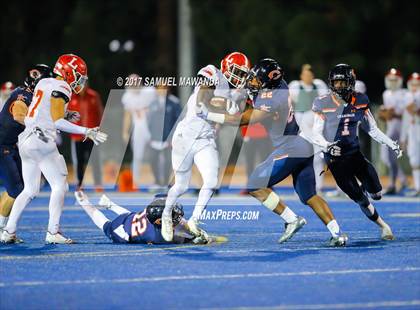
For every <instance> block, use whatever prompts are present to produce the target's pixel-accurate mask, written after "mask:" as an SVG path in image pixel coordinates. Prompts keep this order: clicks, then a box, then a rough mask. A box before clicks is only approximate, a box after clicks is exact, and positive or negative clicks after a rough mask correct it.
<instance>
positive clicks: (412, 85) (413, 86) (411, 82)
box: [407, 72, 420, 93]
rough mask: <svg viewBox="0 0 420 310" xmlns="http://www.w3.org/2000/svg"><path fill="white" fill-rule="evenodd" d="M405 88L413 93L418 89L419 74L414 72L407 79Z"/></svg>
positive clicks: (419, 86) (419, 84)
mask: <svg viewBox="0 0 420 310" xmlns="http://www.w3.org/2000/svg"><path fill="white" fill-rule="evenodd" d="M407 88H408V90H409V91H411V92H413V93H414V92H416V91H418V90H419V89H420V74H418V73H417V72H414V73H412V74H411V75H410V76H409V77H408V81H407Z"/></svg>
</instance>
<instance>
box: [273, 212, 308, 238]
mask: <svg viewBox="0 0 420 310" xmlns="http://www.w3.org/2000/svg"><path fill="white" fill-rule="evenodd" d="M305 224H306V220H305V219H304V218H303V217H301V216H298V218H297V219H296V221H294V222H292V223H288V224H286V225H285V226H286V230H285V231H284V233H283V235H282V236H281V237H280V239H279V241H278V242H279V243H283V242H286V241H287V240H289V239H290V238H292V237H293V236H294V235H295V234H296V233H297V232H298V231H299V230H300V229H301V228H302V227H303V226H305Z"/></svg>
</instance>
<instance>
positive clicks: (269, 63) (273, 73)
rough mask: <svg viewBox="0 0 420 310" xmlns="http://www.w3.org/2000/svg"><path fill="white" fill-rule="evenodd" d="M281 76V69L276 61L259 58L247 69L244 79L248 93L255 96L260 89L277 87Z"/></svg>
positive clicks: (282, 75) (282, 74) (281, 78)
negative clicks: (256, 62)
mask: <svg viewBox="0 0 420 310" xmlns="http://www.w3.org/2000/svg"><path fill="white" fill-rule="evenodd" d="M283 77H284V72H283V69H282V67H281V66H280V65H279V63H278V62H277V61H275V60H274V59H271V58H264V59H261V60H260V61H259V62H258V64H256V65H255V66H253V67H252V68H251V70H249V73H248V76H247V79H246V81H247V82H246V86H247V89H248V93H249V94H250V95H251V96H252V97H255V96H257V95H258V92H259V91H260V90H261V89H274V88H277V87H278V86H279V85H280V83H281V81H282V80H283Z"/></svg>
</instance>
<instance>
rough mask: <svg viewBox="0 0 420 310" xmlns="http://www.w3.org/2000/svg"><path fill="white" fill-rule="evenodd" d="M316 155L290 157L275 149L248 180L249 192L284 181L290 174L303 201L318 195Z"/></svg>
mask: <svg viewBox="0 0 420 310" xmlns="http://www.w3.org/2000/svg"><path fill="white" fill-rule="evenodd" d="M313 160H314V157H313V156H311V157H307V158H290V157H283V156H282V155H278V151H276V150H275V151H274V152H273V153H271V155H270V156H269V157H268V158H267V159H266V160H265V161H264V162H263V163H261V164H259V165H258V166H257V167H256V168H255V170H254V172H253V173H252V174H251V176H250V177H249V180H248V185H247V190H248V191H249V192H252V191H255V190H258V189H262V188H270V187H272V186H274V185H275V184H277V183H279V182H281V181H283V180H284V179H285V178H287V177H288V176H289V175H292V177H293V187H294V188H295V191H296V193H297V194H298V196H299V199H300V200H301V201H302V203H304V204H307V202H308V200H309V199H311V198H312V197H313V196H315V195H316V186H315V185H316V183H315V173H314V168H313Z"/></svg>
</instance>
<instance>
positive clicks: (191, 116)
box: [177, 65, 233, 138]
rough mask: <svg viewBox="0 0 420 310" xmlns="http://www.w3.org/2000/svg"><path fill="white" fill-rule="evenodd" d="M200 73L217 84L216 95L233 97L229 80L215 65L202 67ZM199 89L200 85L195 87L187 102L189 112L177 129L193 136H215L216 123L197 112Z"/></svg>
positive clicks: (227, 97)
mask: <svg viewBox="0 0 420 310" xmlns="http://www.w3.org/2000/svg"><path fill="white" fill-rule="evenodd" d="M198 75H199V76H200V75H201V76H204V77H206V78H207V79H209V80H210V81H211V82H212V83H213V85H215V87H216V89H215V90H214V96H215V97H223V98H226V99H233V98H232V92H231V90H230V88H229V82H228V80H227V79H226V78H225V76H224V75H223V73H222V72H221V71H220V70H219V69H217V68H216V67H215V66H213V65H208V66H206V67H204V68H202V69H201V70H200V71H198ZM199 90H200V86H196V87H195V88H194V92H193V93H192V95H191V96H190V98H189V99H188V102H187V113H186V115H185V117H184V119H183V120H182V121H181V122H180V123H179V124H178V127H177V130H182V131H183V132H184V133H185V134H188V135H189V136H191V137H192V138H197V137H214V134H215V129H214V123H212V122H210V121H207V120H204V119H202V118H200V117H198V116H197V114H196V105H197V95H198V92H199Z"/></svg>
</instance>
